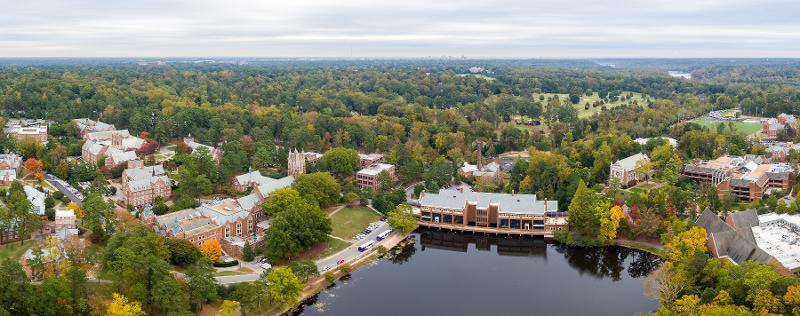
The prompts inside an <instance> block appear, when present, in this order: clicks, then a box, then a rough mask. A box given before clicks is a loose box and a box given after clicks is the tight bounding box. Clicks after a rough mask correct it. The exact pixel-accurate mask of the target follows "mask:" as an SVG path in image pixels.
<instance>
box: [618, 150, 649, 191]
mask: <svg viewBox="0 0 800 316" xmlns="http://www.w3.org/2000/svg"><path fill="white" fill-rule="evenodd" d="M647 162H650V158H649V157H647V155H646V154H643V153H638V154H635V155H632V156H630V157H627V158H625V159H620V160H617V161H615V162H614V163H613V164H611V166H610V167H609V177H611V178H617V179H619V180H620V183H622V185H623V186H625V187H627V186H631V185H634V184H636V168H637V167H638V166H639V165H640V164H642V163H647Z"/></svg>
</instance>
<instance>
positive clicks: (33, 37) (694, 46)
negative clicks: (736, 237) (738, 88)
mask: <svg viewBox="0 0 800 316" xmlns="http://www.w3.org/2000/svg"><path fill="white" fill-rule="evenodd" d="M798 12H800V2H798V1H789V0H764V1H755V0H676V1H669V2H666V1H663V2H658V1H642V0H618V1H590V0H580V1H557V0H532V1H524V0H519V1H517V0H501V1H476V0H463V1H450V0H445V1H421V0H406V1H364V0H344V1H325V0H310V1H281V2H277V1H257V0H229V1H207V0H195V1H185V0H164V1H156V0H133V1H125V2H121V1H104V0H75V1H57V0H27V1H19V2H14V3H13V5H8V6H6V7H5V8H4V10H2V11H0V57H184V56H215V57H325V58H349V57H378V58H424V57H434V58H435V57H440V56H453V57H461V56H464V57H467V58H640V57H652V58H683V57H687V58H691V57H703V58H705V57H722V58H734V57H800V20H798V19H797V18H796V14H797V13H798Z"/></svg>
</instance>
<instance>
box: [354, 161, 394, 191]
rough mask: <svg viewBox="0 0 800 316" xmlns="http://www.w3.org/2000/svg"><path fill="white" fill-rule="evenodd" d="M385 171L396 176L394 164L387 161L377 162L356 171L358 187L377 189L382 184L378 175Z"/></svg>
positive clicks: (391, 175)
mask: <svg viewBox="0 0 800 316" xmlns="http://www.w3.org/2000/svg"><path fill="white" fill-rule="evenodd" d="M383 171H386V172H387V173H388V174H389V176H390V177H392V178H394V165H390V164H386V163H376V164H373V165H371V166H369V167H366V168H364V169H361V170H359V171H358V173H356V181H357V182H358V187H359V188H362V189H365V188H372V189H377V188H378V185H380V183H378V175H379V174H380V173H381V172H383Z"/></svg>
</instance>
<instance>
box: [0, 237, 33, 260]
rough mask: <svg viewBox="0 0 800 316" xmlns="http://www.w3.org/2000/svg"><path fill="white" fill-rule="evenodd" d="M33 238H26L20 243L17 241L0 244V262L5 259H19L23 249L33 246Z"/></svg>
mask: <svg viewBox="0 0 800 316" xmlns="http://www.w3.org/2000/svg"><path fill="white" fill-rule="evenodd" d="M34 242H35V241H34V240H26V241H25V242H23V243H22V245H20V243H19V241H15V242H12V243H9V244H5V245H2V246H0V262H2V261H6V260H9V259H11V260H19V258H20V257H21V256H22V254H23V253H24V252H25V250H28V248H30V247H31V246H33V243H34Z"/></svg>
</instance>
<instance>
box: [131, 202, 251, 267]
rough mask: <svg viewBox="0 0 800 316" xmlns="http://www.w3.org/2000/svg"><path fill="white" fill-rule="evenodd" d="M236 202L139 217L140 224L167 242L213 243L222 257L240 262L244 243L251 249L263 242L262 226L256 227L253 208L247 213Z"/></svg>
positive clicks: (241, 203) (203, 205) (204, 205)
mask: <svg viewBox="0 0 800 316" xmlns="http://www.w3.org/2000/svg"><path fill="white" fill-rule="evenodd" d="M240 200H241V199H240ZM240 200H237V199H225V200H222V201H220V202H218V203H215V204H202V205H200V206H199V207H197V208H193V209H186V210H182V211H177V212H174V213H169V214H164V215H160V216H155V215H153V214H152V213H147V214H143V215H142V217H143V222H145V223H147V224H149V225H151V226H152V227H153V229H154V230H155V231H157V232H159V233H160V234H161V235H163V236H165V237H167V238H179V239H185V240H188V241H189V242H191V243H192V244H193V245H195V246H196V247H200V246H201V245H202V244H203V243H204V242H205V241H206V240H209V239H216V240H218V241H219V242H220V245H221V246H222V250H223V251H225V253H227V254H228V255H230V256H233V257H237V258H241V256H242V248H243V247H244V243H245V241H249V242H250V244H252V245H253V246H254V247H255V246H258V245H259V244H260V243H261V242H263V240H264V229H263V227H264V226H263V225H258V222H257V220H258V218H257V212H256V211H255V210H256V209H257V208H251V209H247V208H245V207H244V206H243V204H244V203H243V201H240Z"/></svg>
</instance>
